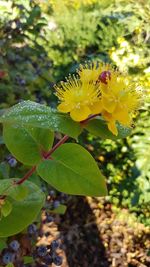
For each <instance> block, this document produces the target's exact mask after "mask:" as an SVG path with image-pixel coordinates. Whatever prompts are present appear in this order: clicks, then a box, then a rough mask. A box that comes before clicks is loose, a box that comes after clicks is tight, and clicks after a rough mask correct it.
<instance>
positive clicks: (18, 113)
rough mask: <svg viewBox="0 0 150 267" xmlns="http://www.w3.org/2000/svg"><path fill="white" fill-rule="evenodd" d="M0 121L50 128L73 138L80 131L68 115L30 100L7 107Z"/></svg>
mask: <svg viewBox="0 0 150 267" xmlns="http://www.w3.org/2000/svg"><path fill="white" fill-rule="evenodd" d="M0 122H2V123H6V122H7V123H13V124H20V125H22V126H24V127H26V126H30V127H34V128H35V127H38V128H44V129H51V130H52V131H58V132H61V133H64V134H67V135H69V136H71V137H73V138H76V137H77V136H78V135H79V134H80V133H81V131H82V128H81V125H80V123H77V122H75V121H73V120H72V119H71V118H70V117H69V116H68V115H66V114H63V113H59V112H57V111H56V110H53V109H51V108H50V107H48V106H45V105H41V104H38V103H35V102H32V101H23V102H21V103H19V104H17V105H15V106H13V107H12V108H10V109H8V110H7V111H6V113H5V114H3V115H2V116H1V117H0Z"/></svg>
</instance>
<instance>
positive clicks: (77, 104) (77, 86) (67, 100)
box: [55, 76, 102, 121]
mask: <svg viewBox="0 0 150 267" xmlns="http://www.w3.org/2000/svg"><path fill="white" fill-rule="evenodd" d="M98 87H99V86H98V85H96V84H94V83H90V82H85V81H84V80H83V81H82V80H81V79H78V78H76V77H75V76H73V77H71V76H70V77H69V79H68V80H67V81H66V82H61V85H60V86H56V87H55V88H56V95H57V97H58V98H59V100H60V101H61V104H59V105H58V107H57V108H58V110H59V111H60V112H64V113H67V112H70V116H71V118H72V119H73V120H75V121H82V120H85V119H86V118H88V116H89V115H94V114H99V113H100V112H101V111H102V107H101V100H100V95H99V89H98Z"/></svg>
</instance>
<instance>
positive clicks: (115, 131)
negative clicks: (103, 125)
mask: <svg viewBox="0 0 150 267" xmlns="http://www.w3.org/2000/svg"><path fill="white" fill-rule="evenodd" d="M108 129H109V130H110V131H111V132H112V133H113V134H114V135H116V136H117V135H118V129H117V127H116V123H115V121H109V122H108Z"/></svg>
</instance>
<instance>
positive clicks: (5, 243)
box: [0, 238, 7, 251]
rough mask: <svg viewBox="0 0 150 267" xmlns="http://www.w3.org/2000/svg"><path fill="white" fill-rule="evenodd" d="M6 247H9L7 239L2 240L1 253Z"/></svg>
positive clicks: (0, 241) (0, 239)
mask: <svg viewBox="0 0 150 267" xmlns="http://www.w3.org/2000/svg"><path fill="white" fill-rule="evenodd" d="M6 247H7V239H6V238H0V251H2V250H3V249H4V248H6Z"/></svg>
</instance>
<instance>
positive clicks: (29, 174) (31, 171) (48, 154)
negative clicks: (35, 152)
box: [15, 135, 69, 185]
mask: <svg viewBox="0 0 150 267" xmlns="http://www.w3.org/2000/svg"><path fill="white" fill-rule="evenodd" d="M68 138H69V136H68V135H65V136H64V137H63V138H62V139H61V140H60V141H59V142H58V143H57V144H56V145H55V146H54V147H53V148H52V149H51V150H50V151H49V152H47V154H46V155H45V156H44V159H48V158H49V157H50V156H51V154H52V153H53V152H54V151H55V150H56V149H57V148H58V147H59V146H61V145H62V144H64V143H65V142H66V141H67V140H68ZM35 171H36V166H33V167H32V168H31V169H30V170H29V171H28V172H27V173H26V174H25V175H24V176H23V178H22V179H20V180H19V181H18V182H16V183H15V184H17V185H20V184H22V183H23V182H24V181H26V180H27V179H28V178H29V177H30V176H31V175H32V174H33V173H34V172H35Z"/></svg>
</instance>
